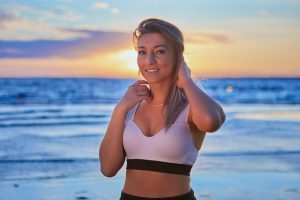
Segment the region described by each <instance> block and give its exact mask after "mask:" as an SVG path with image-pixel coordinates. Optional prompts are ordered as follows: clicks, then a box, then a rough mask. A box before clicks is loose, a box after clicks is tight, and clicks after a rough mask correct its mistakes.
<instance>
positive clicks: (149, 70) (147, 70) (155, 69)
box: [145, 68, 159, 73]
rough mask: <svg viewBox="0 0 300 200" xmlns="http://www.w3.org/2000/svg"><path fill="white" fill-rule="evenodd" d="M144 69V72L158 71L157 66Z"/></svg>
mask: <svg viewBox="0 0 300 200" xmlns="http://www.w3.org/2000/svg"><path fill="white" fill-rule="evenodd" d="M145 71H146V72H150V73H153V72H158V71H159V69H158V68H152V69H146V70H145Z"/></svg>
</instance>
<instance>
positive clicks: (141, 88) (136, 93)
mask: <svg viewBox="0 0 300 200" xmlns="http://www.w3.org/2000/svg"><path fill="white" fill-rule="evenodd" d="M146 84H148V82H147V81H145V80H138V81H136V82H135V83H134V84H132V85H131V86H129V88H128V89H127V91H126V93H125V94H124V96H123V97H122V98H121V100H120V102H119V103H118V106H119V107H120V106H121V107H122V108H124V109H125V110H126V111H128V110H130V109H131V108H133V106H135V105H136V104H137V103H139V102H141V101H142V100H145V101H148V102H150V101H151V100H152V97H151V92H150V89H149V88H148V87H147V86H146Z"/></svg>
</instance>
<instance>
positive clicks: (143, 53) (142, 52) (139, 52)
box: [138, 51, 146, 55]
mask: <svg viewBox="0 0 300 200" xmlns="http://www.w3.org/2000/svg"><path fill="white" fill-rule="evenodd" d="M138 54H139V55H145V54H146V52H145V51H138Z"/></svg>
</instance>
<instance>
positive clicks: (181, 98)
mask: <svg viewBox="0 0 300 200" xmlns="http://www.w3.org/2000/svg"><path fill="white" fill-rule="evenodd" d="M145 33H159V34H161V35H162V36H163V37H164V38H165V39H166V40H167V41H168V42H169V43H170V44H171V46H172V49H173V51H174V53H175V59H176V60H175V64H174V69H173V79H172V85H171V87H170V90H169V94H168V95H167V98H166V100H165V102H164V105H165V106H166V110H167V111H166V120H165V126H166V128H167V129H168V128H169V127H170V126H171V125H172V124H173V123H174V122H175V120H176V118H177V117H178V115H179V114H180V113H181V111H182V110H183V109H184V108H185V106H186V104H187V97H186V95H185V93H184V91H183V90H182V89H180V88H178V87H177V85H176V82H177V74H178V70H179V64H180V62H181V60H182V58H183V51H184V39H183V35H182V33H181V31H180V30H179V29H178V28H177V27H176V26H174V25H173V24H171V23H169V22H167V21H164V20H161V19H156V18H150V19H145V20H143V21H142V22H141V23H140V24H139V26H138V27H137V28H136V29H135V31H134V32H133V43H134V47H135V49H137V44H138V40H139V38H140V37H141V36H142V35H143V34H145Z"/></svg>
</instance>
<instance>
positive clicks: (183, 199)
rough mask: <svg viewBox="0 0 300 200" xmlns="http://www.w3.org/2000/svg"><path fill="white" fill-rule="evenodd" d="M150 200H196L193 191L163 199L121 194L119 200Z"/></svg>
mask: <svg viewBox="0 0 300 200" xmlns="http://www.w3.org/2000/svg"><path fill="white" fill-rule="evenodd" d="M151 199H154V200H197V199H196V197H195V195H194V191H193V190H191V191H190V192H188V193H186V194H183V195H179V196H174V197H163V198H149V197H139V196H134V195H131V194H127V193H125V192H122V193H121V197H120V199H119V200H151Z"/></svg>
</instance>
